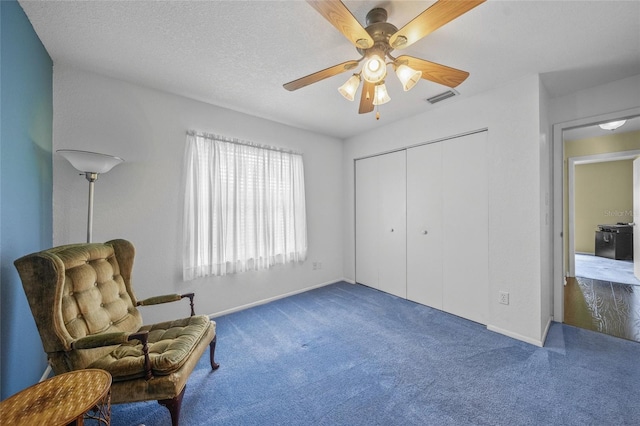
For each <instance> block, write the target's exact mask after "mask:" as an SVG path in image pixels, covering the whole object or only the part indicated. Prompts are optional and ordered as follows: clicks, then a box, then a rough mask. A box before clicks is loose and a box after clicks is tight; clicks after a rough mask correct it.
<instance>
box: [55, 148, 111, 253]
mask: <svg viewBox="0 0 640 426" xmlns="http://www.w3.org/2000/svg"><path fill="white" fill-rule="evenodd" d="M56 152H57V153H58V154H60V155H62V156H63V157H64V158H66V159H67V161H69V163H71V165H72V166H73V167H75V168H76V169H78V170H79V171H81V172H82V173H84V175H85V177H86V178H87V180H88V181H89V212H88V215H87V242H88V243H90V242H91V236H92V235H91V234H92V232H93V185H94V183H95V181H96V180H98V175H99V174H100V173H107V172H108V171H109V170H111V169H112V168H114V167H115V166H117V165H118V164H120V163H122V162H123V161H124V160H123V159H122V158H120V157H114V156H113V155H106V154H99V153H97V152H89V151H78V150H75V149H59V150H57V151H56Z"/></svg>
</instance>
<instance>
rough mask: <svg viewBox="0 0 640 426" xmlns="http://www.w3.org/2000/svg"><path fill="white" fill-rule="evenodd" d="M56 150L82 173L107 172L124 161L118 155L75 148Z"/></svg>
mask: <svg viewBox="0 0 640 426" xmlns="http://www.w3.org/2000/svg"><path fill="white" fill-rule="evenodd" d="M56 152H57V153H58V154H60V155H62V156H63V157H64V158H66V159H67V160H68V161H69V163H71V165H72V166H73V167H75V168H76V169H78V170H79V171H81V172H84V173H98V174H100V173H107V172H108V171H109V170H111V169H113V168H114V167H115V166H117V165H118V164H120V163H122V162H123V161H124V160H123V159H122V158H120V157H114V156H113V155H107V154H100V153H98V152H89V151H78V150H75V149H59V150H57V151H56Z"/></svg>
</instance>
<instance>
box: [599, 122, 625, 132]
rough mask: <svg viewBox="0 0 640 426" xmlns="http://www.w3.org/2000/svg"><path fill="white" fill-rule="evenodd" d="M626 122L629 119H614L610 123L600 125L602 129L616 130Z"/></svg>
mask: <svg viewBox="0 0 640 426" xmlns="http://www.w3.org/2000/svg"><path fill="white" fill-rule="evenodd" d="M626 122H627V120H619V121H612V122H610V123H602V124H600V125H599V126H600V128H601V129H602V130H615V129H617V128H618V127H622V126H624V123H626Z"/></svg>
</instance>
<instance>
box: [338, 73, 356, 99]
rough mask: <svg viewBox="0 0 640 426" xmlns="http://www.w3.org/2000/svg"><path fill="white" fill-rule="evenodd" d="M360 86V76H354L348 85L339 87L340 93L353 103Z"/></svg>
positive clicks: (348, 81)
mask: <svg viewBox="0 0 640 426" xmlns="http://www.w3.org/2000/svg"><path fill="white" fill-rule="evenodd" d="M359 86H360V75H359V74H354V75H352V76H351V77H350V78H349V80H347V82H346V83H344V84H343V85H342V86H340V87H338V92H340V94H341V95H342V96H344V98H345V99H346V100H348V101H353V99H354V98H355V96H356V91H357V90H358V87H359Z"/></svg>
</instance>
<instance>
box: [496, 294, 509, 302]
mask: <svg viewBox="0 0 640 426" xmlns="http://www.w3.org/2000/svg"><path fill="white" fill-rule="evenodd" d="M498 302H500V303H502V304H503V305H508V304H509V292H507V291H499V292H498Z"/></svg>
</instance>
